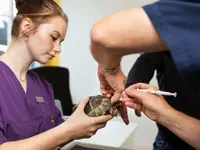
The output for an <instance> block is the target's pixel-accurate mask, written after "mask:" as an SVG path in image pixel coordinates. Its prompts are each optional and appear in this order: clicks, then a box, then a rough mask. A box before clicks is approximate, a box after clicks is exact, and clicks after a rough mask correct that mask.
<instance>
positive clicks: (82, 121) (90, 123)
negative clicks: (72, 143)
mask: <svg viewBox="0 0 200 150" xmlns="http://www.w3.org/2000/svg"><path fill="white" fill-rule="evenodd" d="M88 100H89V99H85V100H83V101H82V102H80V104H79V105H78V107H77V108H76V110H75V112H74V113H73V114H72V115H71V116H70V117H69V118H68V119H67V120H66V121H65V123H66V126H67V127H68V129H69V130H68V131H69V133H67V134H70V135H71V137H72V139H81V138H89V137H91V136H93V135H94V134H95V133H96V132H97V130H99V129H101V128H104V127H105V126H106V123H107V121H109V120H110V119H112V116H111V115H105V116H100V117H89V116H87V115H86V114H85V113H84V108H85V105H86V104H87V103H88Z"/></svg>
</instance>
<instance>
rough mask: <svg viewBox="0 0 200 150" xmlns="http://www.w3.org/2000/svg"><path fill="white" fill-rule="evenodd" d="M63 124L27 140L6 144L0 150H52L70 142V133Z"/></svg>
mask: <svg viewBox="0 0 200 150" xmlns="http://www.w3.org/2000/svg"><path fill="white" fill-rule="evenodd" d="M67 133H69V131H68V129H66V127H64V124H61V125H59V126H57V127H55V128H53V129H51V130H48V131H46V132H44V133H41V134H39V135H36V136H33V137H31V138H28V139H24V140H20V141H13V142H6V143H4V144H2V145H1V146H0V149H1V150H10V149H18V150H54V149H56V147H58V146H59V145H62V144H63V143H65V142H68V141H71V140H72V138H71V137H70V133H69V134H67Z"/></svg>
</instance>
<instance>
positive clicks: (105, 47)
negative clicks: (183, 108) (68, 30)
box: [91, 0, 200, 149]
mask: <svg viewBox="0 0 200 150" xmlns="http://www.w3.org/2000/svg"><path fill="white" fill-rule="evenodd" d="M199 15H200V2H199V1H197V0H160V1H157V2H154V3H152V4H148V5H145V6H143V7H141V8H130V9H126V10H122V11H119V12H116V13H113V14H111V15H108V16H106V17H104V18H103V19H101V20H99V21H98V22H97V23H96V24H94V26H93V27H92V30H91V52H92V55H93V57H94V58H95V60H96V61H97V62H98V64H99V65H98V77H99V80H100V84H101V86H100V90H101V93H102V94H104V95H106V96H109V97H110V96H111V99H112V101H113V102H115V101H118V100H119V99H120V96H121V95H122V92H123V91H124V90H125V81H126V77H125V76H124V74H123V72H122V70H121V68H120V62H121V59H122V57H123V56H125V55H129V54H134V53H140V52H158V51H163V50H169V52H170V54H171V55H172V58H173V60H174V62H175V65H176V67H177V69H178V71H179V73H180V76H181V78H182V80H183V82H184V83H186V84H187V85H188V86H189V87H188V88H190V89H191V90H192V91H194V93H199V90H198V89H199V88H198V87H199V81H200V78H199V76H200V59H199V57H200V55H199V54H200V51H199V49H200V42H199V36H200V19H199ZM137 88H152V89H156V87H154V86H150V85H147V84H136V85H132V86H130V87H129V88H127V89H126V90H125V92H124V93H123V101H124V102H125V103H126V105H127V106H128V107H131V108H133V109H135V111H136V112H137V113H136V114H140V112H141V111H142V112H143V113H144V114H146V115H147V116H148V117H149V118H150V119H152V120H154V121H156V122H157V123H160V124H162V125H163V126H165V127H166V128H168V129H169V130H171V131H172V132H173V133H174V134H176V135H177V136H179V137H180V138H181V139H182V140H184V141H185V142H187V143H188V144H189V145H191V146H192V147H194V148H196V149H200V142H199V141H200V140H199V137H200V132H199V131H200V120H198V119H196V118H193V117H191V116H189V115H186V114H185V113H186V112H185V113H182V112H180V111H178V110H175V109H174V108H172V107H171V106H169V105H168V104H167V103H166V102H165V101H164V99H163V98H162V97H160V96H155V95H152V94H147V93H143V92H139V91H137V90H136V89H137ZM199 98H200V97H199ZM188 101H190V99H188ZM191 109H192V108H191Z"/></svg>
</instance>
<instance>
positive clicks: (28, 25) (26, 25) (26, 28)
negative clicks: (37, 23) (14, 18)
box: [20, 18, 33, 36]
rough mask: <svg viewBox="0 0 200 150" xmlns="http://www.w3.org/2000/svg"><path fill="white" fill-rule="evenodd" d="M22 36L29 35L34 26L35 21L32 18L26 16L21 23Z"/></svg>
mask: <svg viewBox="0 0 200 150" xmlns="http://www.w3.org/2000/svg"><path fill="white" fill-rule="evenodd" d="M20 27H21V34H20V35H21V36H28V35H29V34H30V30H31V29H32V28H33V22H32V20H31V19H30V18H24V19H23V21H22V23H21V26H20Z"/></svg>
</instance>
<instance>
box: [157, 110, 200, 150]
mask: <svg viewBox="0 0 200 150" xmlns="http://www.w3.org/2000/svg"><path fill="white" fill-rule="evenodd" d="M162 118H163V119H162V120H161V121H160V123H161V124H162V125H164V126H165V127H167V128H168V129H169V130H171V131H172V132H173V133H174V134H176V135H177V136H179V137H180V138H181V139H182V140H184V141H185V142H187V143H188V144H190V145H192V146H193V147H194V148H196V149H198V150H200V120H197V119H195V118H192V117H190V116H187V115H185V114H183V113H181V112H179V111H176V110H174V109H172V110H170V111H169V112H167V113H166V114H165V115H164V116H162Z"/></svg>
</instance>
